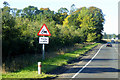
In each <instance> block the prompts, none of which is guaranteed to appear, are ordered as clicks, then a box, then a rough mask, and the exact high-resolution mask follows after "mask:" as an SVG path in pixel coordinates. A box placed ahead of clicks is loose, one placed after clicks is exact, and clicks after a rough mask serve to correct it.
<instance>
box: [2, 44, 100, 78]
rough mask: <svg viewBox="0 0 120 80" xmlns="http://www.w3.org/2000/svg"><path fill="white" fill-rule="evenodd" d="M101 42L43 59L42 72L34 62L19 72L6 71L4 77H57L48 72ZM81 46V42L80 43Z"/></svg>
mask: <svg viewBox="0 0 120 80" xmlns="http://www.w3.org/2000/svg"><path fill="white" fill-rule="evenodd" d="M98 44H99V43H95V44H91V45H87V46H85V47H82V48H79V49H78V50H76V51H73V52H69V53H65V54H63V55H58V56H57V57H54V58H49V59H46V60H44V61H42V60H41V61H42V74H41V75H38V72H37V63H34V64H33V65H32V66H29V67H26V68H24V69H22V70H20V71H18V72H14V73H6V74H3V78H46V77H55V76H56V75H50V74H49V75H48V74H45V73H46V72H47V73H48V72H50V71H52V70H54V69H56V68H57V67H59V66H63V65H66V64H68V62H69V61H71V60H73V59H75V58H78V57H79V56H80V55H82V54H85V53H86V52H87V51H88V50H90V49H91V48H93V47H95V46H96V45H98ZM78 46H80V44H78Z"/></svg>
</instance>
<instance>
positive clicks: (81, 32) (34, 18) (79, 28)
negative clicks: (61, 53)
mask: <svg viewBox="0 0 120 80" xmlns="http://www.w3.org/2000/svg"><path fill="white" fill-rule="evenodd" d="M3 4H4V7H3V8H2V43H3V44H2V46H3V47H2V48H3V49H2V53H3V54H2V58H3V64H5V65H7V61H10V60H11V58H15V57H16V56H19V55H25V54H29V55H30V54H38V53H39V54H41V53H42V52H41V45H39V44H38V36H37V33H38V31H39V29H40V28H41V27H42V25H43V24H44V23H45V24H46V25H47V27H48V29H49V31H50V33H51V36H50V37H49V38H50V43H49V44H48V45H46V49H47V50H46V51H52V50H58V49H59V48H62V47H67V46H71V45H74V44H75V43H84V42H96V41H97V42H98V41H100V40H101V39H102V31H103V24H104V21H105V20H104V15H103V13H102V10H101V9H99V8H96V7H89V8H86V7H82V8H79V9H76V8H75V5H72V6H71V11H70V14H69V13H68V12H69V11H68V9H66V8H63V7H62V8H60V9H59V10H58V12H54V11H51V10H50V9H49V8H40V9H38V8H37V7H35V6H28V7H25V8H24V9H17V8H10V5H9V3H7V2H4V3H3ZM66 55H67V54H66ZM71 55H72V53H69V56H71ZM74 56H75V54H74ZM53 59H54V58H53ZM56 59H57V58H55V60H56ZM60 65H61V64H60ZM8 66H9V65H8ZM9 70H10V69H9V67H8V71H9ZM13 71H16V70H13Z"/></svg>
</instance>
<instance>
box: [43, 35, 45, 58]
mask: <svg viewBox="0 0 120 80" xmlns="http://www.w3.org/2000/svg"><path fill="white" fill-rule="evenodd" d="M43 37H44V36H43ZM42 51H43V53H42V55H43V57H42V59H43V60H44V59H45V44H43V46H42Z"/></svg>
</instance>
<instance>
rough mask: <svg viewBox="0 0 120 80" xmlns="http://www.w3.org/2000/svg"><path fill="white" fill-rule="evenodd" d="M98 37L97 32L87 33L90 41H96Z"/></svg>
mask: <svg viewBox="0 0 120 80" xmlns="http://www.w3.org/2000/svg"><path fill="white" fill-rule="evenodd" d="M96 38H97V37H96V33H88V35H87V41H88V42H94V41H95V39H96Z"/></svg>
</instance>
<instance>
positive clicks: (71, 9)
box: [70, 4, 77, 14]
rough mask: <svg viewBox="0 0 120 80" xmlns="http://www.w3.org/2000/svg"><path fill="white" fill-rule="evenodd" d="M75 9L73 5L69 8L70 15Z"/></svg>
mask: <svg viewBox="0 0 120 80" xmlns="http://www.w3.org/2000/svg"><path fill="white" fill-rule="evenodd" d="M76 10H77V9H76V7H75V4H72V5H71V7H70V14H72V13H73V12H75V11H76Z"/></svg>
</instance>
